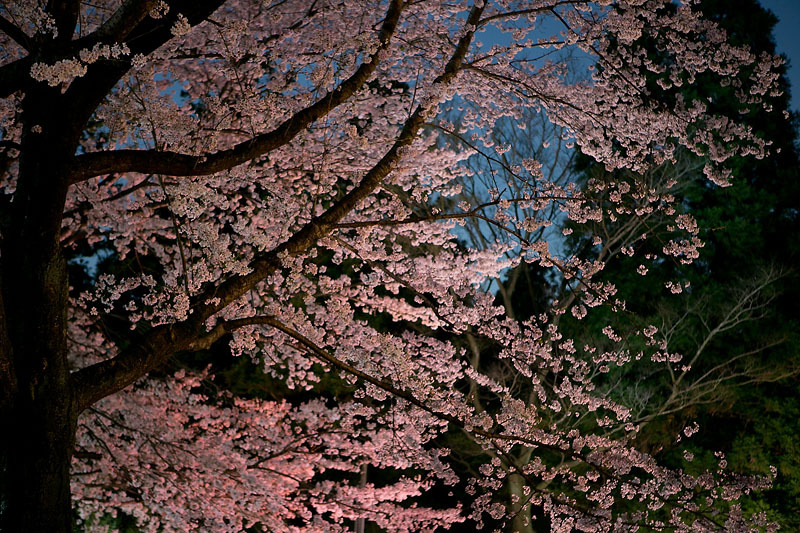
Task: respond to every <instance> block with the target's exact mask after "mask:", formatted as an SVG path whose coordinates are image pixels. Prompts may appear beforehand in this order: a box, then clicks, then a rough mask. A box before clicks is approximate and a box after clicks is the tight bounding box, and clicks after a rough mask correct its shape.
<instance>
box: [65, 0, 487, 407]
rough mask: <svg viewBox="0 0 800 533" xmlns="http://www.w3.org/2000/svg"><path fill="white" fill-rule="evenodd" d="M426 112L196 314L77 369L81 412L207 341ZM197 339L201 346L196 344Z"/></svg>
mask: <svg viewBox="0 0 800 533" xmlns="http://www.w3.org/2000/svg"><path fill="white" fill-rule="evenodd" d="M401 7H402V0H395V1H394V2H393V3H392V6H391V8H390V10H399V9H401ZM482 12H483V7H473V8H472V10H471V11H470V14H469V16H468V18H467V21H466V24H467V25H472V27H474V26H475V23H476V22H477V20H478V18H479V17H480V15H481V13H482ZM398 15H399V13H398ZM387 20H389V17H388V16H387ZM395 24H396V22H395ZM384 27H385V24H384ZM382 31H383V30H382ZM392 31H393V30H392ZM472 36H473V32H472V31H470V32H467V33H466V34H465V35H464V36H463V37H462V38H461V40H460V41H459V43H458V45H457V47H456V49H455V51H454V52H453V55H452V56H451V58H450V60H449V61H448V62H447V65H446V66H445V69H444V72H443V73H442V74H441V75H439V76H438V77H437V78H436V79H435V80H434V82H433V83H434V84H439V85H441V84H447V83H449V82H450V81H451V80H452V79H453V78H454V77H455V75H456V74H457V72H458V70H459V68H460V67H461V64H462V62H463V60H464V57H465V56H466V53H467V50H468V48H469V43H470V42H471V40H472ZM427 112H428V110H427V109H426V108H423V107H418V108H417V110H416V111H415V112H414V113H413V114H412V115H411V116H410V117H409V118H408V119H407V120H406V122H405V124H404V125H403V128H402V130H401V131H400V134H399V135H398V137H397V139H396V140H395V143H394V144H393V145H392V147H391V148H390V149H389V151H388V152H387V153H386V154H385V155H384V156H383V157H382V158H381V159H380V161H378V162H377V163H376V164H375V166H373V167H372V169H370V171H369V172H367V174H366V175H365V176H364V178H363V179H362V180H361V183H359V184H358V185H357V186H356V187H354V188H353V189H351V190H350V192H348V193H347V194H346V195H344V196H343V197H342V198H341V199H340V200H339V201H338V202H336V203H335V204H334V205H333V206H331V207H330V208H329V209H328V210H327V211H325V212H324V213H322V214H321V215H320V216H318V217H315V218H314V219H312V220H311V221H310V222H309V223H308V224H306V225H305V226H304V227H303V228H301V229H300V230H299V231H297V233H295V234H294V235H292V236H291V237H290V238H289V239H288V240H287V241H285V242H284V243H282V244H281V245H279V246H278V247H276V248H274V249H273V250H270V251H269V252H265V253H263V254H260V255H258V256H257V257H256V258H255V259H254V260H253V261H252V262H251V263H250V268H251V271H250V272H249V273H248V274H244V275H239V276H234V277H232V278H230V279H228V280H226V281H224V282H222V283H221V284H220V285H218V286H216V287H212V288H210V289H208V290H206V291H203V293H201V294H200V295H198V296H197V297H196V298H194V299H193V302H194V303H195V304H196V306H195V307H193V309H192V310H193V312H192V314H191V315H190V317H189V318H188V319H187V320H185V321H183V322H179V323H176V324H171V325H164V326H158V327H156V328H154V329H152V330H150V331H149V332H147V333H146V334H145V335H144V336H143V337H142V338H141V339H140V340H139V341H138V342H133V343H132V344H131V346H130V347H128V348H126V349H125V350H123V351H121V352H120V353H119V354H118V355H117V356H116V357H114V358H112V359H108V360H106V361H101V362H100V363H96V364H94V365H91V366H88V367H86V368H83V369H81V370H78V371H76V372H74V373H73V375H72V378H73V380H74V381H73V384H74V386H73V390H74V391H75V394H76V398H75V405H76V406H77V409H78V412H80V411H82V410H83V409H86V408H87V407H88V406H90V405H92V404H93V403H95V402H96V401H98V400H100V399H101V398H104V397H105V396H108V395H109V394H113V393H115V392H117V391H119V390H121V389H123V388H124V387H127V386H128V385H130V384H132V383H133V382H135V381H136V380H137V379H139V378H140V377H142V376H143V375H145V374H146V373H147V372H149V371H150V370H151V369H152V368H154V367H156V366H157V365H159V364H161V363H163V362H164V361H166V360H167V359H168V358H169V357H170V356H171V355H172V354H174V353H176V352H178V351H182V350H189V349H194V348H196V347H199V346H202V343H204V342H207V338H206V340H203V339H204V337H206V334H205V332H204V328H205V321H206V320H207V319H208V318H210V317H211V316H213V315H214V314H216V313H217V312H219V311H221V310H222V309H224V308H225V307H227V306H228V305H230V304H231V303H232V302H234V301H235V300H237V299H238V298H239V297H241V296H242V295H244V294H245V293H246V292H247V291H249V290H251V289H252V288H253V287H255V286H256V284H258V283H259V282H260V281H261V280H263V279H264V278H266V277H267V276H268V275H269V274H270V273H272V272H274V271H275V270H276V269H277V268H279V267H280V265H281V260H280V258H281V257H282V256H283V255H287V254H288V255H290V256H291V255H297V254H299V253H302V252H303V251H305V250H307V249H308V248H310V247H311V246H313V245H314V244H316V243H317V241H318V240H319V239H320V238H322V237H324V236H325V235H327V234H328V232H330V231H331V229H332V228H333V227H334V226H335V225H336V224H337V223H338V222H339V221H340V220H342V218H344V217H345V216H346V215H347V214H348V213H350V212H351V211H352V210H353V209H354V208H355V207H356V205H358V203H359V202H360V201H362V200H363V199H365V198H366V197H367V196H369V194H371V193H372V192H373V191H374V190H375V189H376V188H377V187H378V186H379V185H380V183H381V182H382V181H383V179H384V178H385V177H386V176H387V175H388V174H389V173H390V172H391V170H392V168H393V167H394V165H395V164H396V163H397V162H398V161H399V160H400V158H401V152H402V148H404V147H406V146H408V145H410V144H411V143H412V142H413V140H414V139H415V138H416V135H417V133H418V132H419V130H420V128H421V127H422V124H423V123H424V121H425V115H426V113H427ZM198 342H199V343H201V344H197V343H198Z"/></svg>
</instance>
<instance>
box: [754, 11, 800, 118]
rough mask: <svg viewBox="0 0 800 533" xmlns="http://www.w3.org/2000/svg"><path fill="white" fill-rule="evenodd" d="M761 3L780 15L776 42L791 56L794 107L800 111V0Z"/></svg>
mask: <svg viewBox="0 0 800 533" xmlns="http://www.w3.org/2000/svg"><path fill="white" fill-rule="evenodd" d="M761 5H762V6H764V7H766V8H767V9H769V10H770V11H772V12H773V13H775V15H777V17H778V24H777V26H775V32H774V34H775V42H776V43H777V45H778V52H779V53H783V54H785V55H786V57H787V58H789V82H790V83H791V84H792V109H794V110H795V111H800V0H761Z"/></svg>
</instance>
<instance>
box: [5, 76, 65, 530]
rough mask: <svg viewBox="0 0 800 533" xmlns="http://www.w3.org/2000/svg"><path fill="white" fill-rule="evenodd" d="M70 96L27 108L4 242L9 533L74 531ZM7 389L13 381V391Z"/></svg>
mask: <svg viewBox="0 0 800 533" xmlns="http://www.w3.org/2000/svg"><path fill="white" fill-rule="evenodd" d="M63 105H64V102H63V101H62V98H61V97H60V94H59V93H58V92H57V91H56V90H53V89H50V88H45V87H40V88H38V89H34V90H31V91H30V92H29V93H28V94H27V95H26V96H25V99H24V100H23V106H22V113H23V124H24V131H23V136H22V145H23V147H24V149H23V150H22V153H21V157H20V168H19V178H18V182H17V190H16V191H15V193H14V201H13V204H12V209H11V218H10V222H9V223H8V226H7V227H4V228H3V231H2V236H3V242H2V255H0V259H1V260H2V293H3V294H2V305H3V311H2V313H0V318H2V320H3V324H2V326H0V329H2V331H3V336H4V337H6V338H5V339H3V341H4V345H5V346H4V349H3V350H2V358H3V361H2V362H3V365H2V366H3V369H2V370H3V373H2V376H0V379H3V380H4V382H7V383H8V384H9V386H10V388H9V389H7V390H6V391H4V393H3V394H2V395H0V401H2V403H3V405H2V406H0V414H2V416H3V431H2V437H0V461H2V462H1V463H0V478H1V479H0V531H3V532H4V533H5V532H8V533H11V532H33V531H47V532H53V533H61V532H64V533H69V532H71V531H72V511H71V502H70V487H69V469H70V462H71V458H72V450H73V445H74V440H75V426H76V418H77V416H76V415H77V413H76V410H75V409H74V408H73V404H74V401H73V391H72V387H71V382H70V375H69V366H68V361H67V337H66V319H67V298H68V289H69V284H68V280H67V270H66V264H65V261H64V258H63V256H62V254H61V249H60V244H59V234H60V229H61V213H62V212H63V208H64V202H65V198H66V192H67V184H66V179H65V176H64V172H65V169H66V163H67V161H68V160H69V159H70V157H71V156H72V154H73V153H74V150H75V146H76V145H77V132H76V131H75V128H70V127H69V124H70V121H69V117H67V116H66V115H68V113H69V111H67V110H65V108H64V107H63ZM3 385H6V383H3Z"/></svg>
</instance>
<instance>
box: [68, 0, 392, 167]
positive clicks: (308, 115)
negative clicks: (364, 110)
mask: <svg viewBox="0 0 800 533" xmlns="http://www.w3.org/2000/svg"><path fill="white" fill-rule="evenodd" d="M402 10H403V2H401V1H399V0H395V1H393V2H392V3H391V5H390V7H389V10H388V12H387V14H386V18H385V19H384V21H383V25H382V26H381V30H380V34H379V40H380V46H379V47H378V49H377V50H376V51H375V53H374V54H373V55H372V56H370V58H369V59H368V60H367V61H365V62H364V63H362V64H361V66H360V67H359V68H358V69H357V70H356V71H355V72H354V73H353V75H352V76H350V77H349V78H347V79H346V80H345V81H343V82H342V83H341V84H340V85H339V86H338V87H337V88H336V89H334V90H333V91H331V92H329V93H328V94H326V95H325V96H323V97H322V98H321V99H319V100H317V101H316V102H315V103H313V104H312V105H310V106H309V107H306V108H305V109H302V110H301V111H299V112H297V113H296V114H294V115H293V116H291V117H289V118H288V119H286V120H285V121H283V122H282V123H281V125H280V126H278V127H277V128H275V129H274V130H272V131H270V132H267V133H263V134H261V135H258V136H256V137H254V138H252V139H249V140H247V141H244V142H241V143H239V144H237V145H236V146H234V147H233V148H229V149H227V150H221V151H219V152H215V153H212V154H205V155H200V156H194V155H189V154H180V153H176V152H169V151H156V150H114V151H108V152H93V153H88V154H84V155H80V156H78V157H76V158H75V161H74V164H73V167H72V168H73V170H72V172H71V173H70V177H69V180H70V182H71V183H76V182H79V181H83V180H86V179H89V178H91V177H94V176H99V175H102V174H109V173H124V172H139V173H142V174H163V175H167V176H202V175H207V174H213V173H215V172H220V171H223V170H228V169H230V168H233V167H235V166H237V165H241V164H242V163H245V162H247V161H250V160H252V159H255V158H257V157H259V156H262V155H264V154H266V153H269V152H271V151H273V150H275V149H276V148H279V147H281V146H283V145H285V144H287V143H289V142H290V141H291V140H292V139H294V137H295V136H297V134H298V133H300V132H301V131H303V130H304V129H305V128H307V127H308V126H309V125H310V124H312V123H313V122H315V121H317V120H319V119H320V118H322V117H324V116H325V115H327V114H328V113H329V112H330V111H331V110H333V109H334V108H336V107H338V106H339V105H341V104H343V103H344V102H346V101H347V100H349V99H350V98H351V97H352V96H353V95H354V94H355V93H356V91H358V90H359V89H360V88H361V87H362V86H363V85H364V83H366V81H367V80H368V79H369V77H370V76H371V75H372V73H373V72H375V69H376V68H377V67H378V62H379V57H380V54H381V52H383V51H384V50H385V49H386V48H387V47H388V46H389V42H390V39H391V36H392V34H393V33H394V31H395V29H396V28H397V24H398V22H399V20H400V13H401V12H402Z"/></svg>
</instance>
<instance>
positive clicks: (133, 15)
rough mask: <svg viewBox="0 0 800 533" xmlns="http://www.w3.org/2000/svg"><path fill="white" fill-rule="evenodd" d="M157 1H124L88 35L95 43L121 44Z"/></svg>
mask: <svg viewBox="0 0 800 533" xmlns="http://www.w3.org/2000/svg"><path fill="white" fill-rule="evenodd" d="M157 3H158V0H125V2H123V3H122V5H121V6H119V8H117V10H116V11H114V14H113V15H111V17H109V19H108V20H106V21H105V22H104V23H103V25H102V26H100V27H99V28H97V30H96V31H95V32H94V33H93V34H92V35H90V36H89V37H90V38H94V39H95V40H96V41H97V42H116V43H121V42H123V41H124V40H125V39H126V38H127V37H128V35H129V34H130V33H131V32H132V31H133V29H134V28H135V27H136V26H137V25H138V24H139V23H140V22H141V21H142V20H144V18H145V17H146V16H147V14H148V13H150V11H151V10H152V9H153V8H154V7H155V6H156V4H157Z"/></svg>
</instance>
